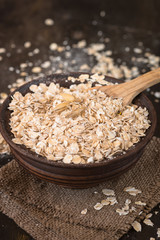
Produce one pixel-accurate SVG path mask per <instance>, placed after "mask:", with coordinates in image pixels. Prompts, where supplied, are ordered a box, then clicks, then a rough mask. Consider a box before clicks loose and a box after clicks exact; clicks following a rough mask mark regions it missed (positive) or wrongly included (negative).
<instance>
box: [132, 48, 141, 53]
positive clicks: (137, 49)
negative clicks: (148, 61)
mask: <svg viewBox="0 0 160 240" xmlns="http://www.w3.org/2000/svg"><path fill="white" fill-rule="evenodd" d="M133 51H134V52H135V53H142V50H141V49H140V48H134V49H133Z"/></svg>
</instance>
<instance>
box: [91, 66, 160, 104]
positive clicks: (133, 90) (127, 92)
mask: <svg viewBox="0 0 160 240" xmlns="http://www.w3.org/2000/svg"><path fill="white" fill-rule="evenodd" d="M159 82H160V68H157V69H156V70H153V71H150V72H148V73H145V74H143V75H141V76H139V77H137V78H135V79H133V80H131V81H129V82H125V83H121V84H118V85H110V86H100V87H99V86H97V87H94V88H92V89H98V90H101V91H104V92H105V93H106V94H107V95H108V96H109V97H113V98H122V99H123V104H124V105H128V104H130V103H131V102H132V100H133V99H134V98H135V97H136V96H137V95H138V94H139V93H141V92H142V91H144V90H145V89H146V88H148V87H151V86H153V85H155V84H157V83H159Z"/></svg>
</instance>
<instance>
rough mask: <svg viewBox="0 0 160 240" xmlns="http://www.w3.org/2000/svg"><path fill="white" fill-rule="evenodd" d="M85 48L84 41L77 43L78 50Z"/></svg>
mask: <svg viewBox="0 0 160 240" xmlns="http://www.w3.org/2000/svg"><path fill="white" fill-rule="evenodd" d="M85 46H86V40H81V41H79V42H78V43H77V47H78V48H84V47H85Z"/></svg>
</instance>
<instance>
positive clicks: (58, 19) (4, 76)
mask: <svg viewBox="0 0 160 240" xmlns="http://www.w3.org/2000/svg"><path fill="white" fill-rule="evenodd" d="M102 11H105V14H104V12H103V13H102ZM159 11H160V1H158V0H141V1H138V0H134V1H132V0H131V1H128V0H121V1H116V0H112V1H109V0H104V1H98V0H83V1H82V0H79V1H73V0H54V1H51V0H47V1H43V0H35V1H32V0H24V1H21V0H14V1H11V0H0V48H2V47H3V48H5V49H6V51H7V52H6V53H5V55H4V57H3V60H2V61H1V62H0V92H9V91H8V88H7V86H8V84H11V83H13V82H15V80H16V79H17V78H20V76H19V71H18V69H19V64H20V63H23V62H26V61H27V60H28V61H29V62H32V63H33V64H34V66H35V65H39V64H40V63H42V62H44V61H46V60H48V56H49V55H50V52H49V50H48V46H49V44H50V43H52V42H57V43H59V44H60V45H63V44H66V43H67V42H68V44H70V45H71V44H73V43H76V42H77V41H80V40H82V39H86V40H87V43H92V42H99V41H101V39H102V38H104V37H109V38H110V39H111V41H110V43H109V48H110V49H112V51H113V53H114V54H113V57H114V58H115V59H118V58H120V59H122V61H124V62H126V64H127V65H128V66H130V65H131V54H132V52H131V53H130V54H129V53H127V52H125V51H124V48H125V46H128V47H130V48H134V47H137V46H138V43H139V42H143V46H144V48H145V49H148V50H149V51H151V52H152V53H153V54H155V55H158V56H160V29H159V26H160V18H159ZM100 12H101V14H100ZM101 15H103V17H102V16H101ZM104 15H105V16H104ZM46 18H52V19H53V20H54V21H55V24H54V25H53V26H51V27H49V26H48V27H47V26H46V25H45V24H44V20H45V19H46ZM26 41H30V42H31V43H32V46H31V48H30V49H31V50H32V51H33V50H34V49H36V48H38V49H39V50H40V52H39V53H38V54H35V55H34V56H33V57H29V56H28V52H29V50H28V49H25V48H24V42H26ZM14 44H15V47H14ZM2 56H3V54H2ZM78 56H80V57H79V59H78V64H79V65H81V64H83V62H84V57H85V56H84V55H83V54H82V55H78ZM55 57H56V56H55ZM76 57H77V55H76V52H73V54H72V58H73V59H74V58H76ZM73 59H70V61H71V60H73ZM60 61H61V62H63V56H61V59H60ZM86 61H87V60H86V59H85V62H86ZM52 63H53V65H54V61H53V62H52ZM56 67H57V65H56V63H55V66H53V69H55V68H56ZM144 67H145V68H146V70H147V67H148V66H144V65H143V66H139V68H142V69H143V68H144ZM53 69H52V70H53ZM68 70H69V71H71V70H75V71H76V70H77V69H76V67H73V66H70V65H69V67H68ZM65 71H67V67H66V69H65ZM27 72H28V73H29V74H30V73H31V72H30V70H28V71H27ZM44 73H48V72H45V71H44ZM155 91H160V85H157V86H156V87H152V89H151V91H150V92H146V94H147V95H148V97H149V98H150V99H151V101H152V102H153V104H154V106H155V108H156V110H157V115H158V124H157V129H156V132H155V135H156V136H158V137H160V103H158V102H155V97H154V95H153V94H152V92H155ZM10 160H12V157H11V156H6V155H1V156H0V167H1V166H2V165H4V164H6V163H7V162H8V161H10ZM159 208H160V205H158V206H157V207H156V208H155V209H153V210H152V213H153V217H152V218H151V220H152V221H153V222H154V227H149V226H146V225H144V224H143V223H142V224H143V231H142V232H141V233H136V232H135V231H134V230H133V229H131V230H130V231H129V232H128V234H126V235H124V236H123V237H122V238H121V240H125V239H131V240H147V239H149V238H150V237H155V239H158V238H157V234H156V231H157V227H160V209H159ZM155 211H158V214H157V215H155V214H154V212H155ZM0 239H1V240H12V239H13V240H20V239H26V240H27V239H28V240H31V239H33V238H32V237H30V236H29V235H28V234H27V233H25V232H24V231H23V230H22V229H20V228H19V227H18V226H17V225H16V224H15V223H14V221H13V220H11V219H9V218H8V217H7V216H5V215H4V214H2V213H0ZM95 239H96V236H95Z"/></svg>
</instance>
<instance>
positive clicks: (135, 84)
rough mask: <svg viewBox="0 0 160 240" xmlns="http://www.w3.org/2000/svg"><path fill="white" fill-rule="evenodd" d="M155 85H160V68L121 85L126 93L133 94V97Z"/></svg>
mask: <svg viewBox="0 0 160 240" xmlns="http://www.w3.org/2000/svg"><path fill="white" fill-rule="evenodd" d="M157 83H160V68H157V69H156V70H153V71H150V72H148V73H145V74H143V75H141V76H139V77H137V78H135V79H133V80H131V81H129V82H126V83H123V84H122V85H123V87H124V89H125V90H126V91H129V93H132V94H133V97H135V96H137V95H138V94H139V93H141V92H142V91H144V90H145V89H146V88H149V87H151V86H153V85H155V84H157Z"/></svg>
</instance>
